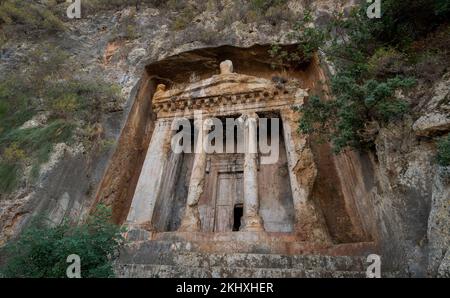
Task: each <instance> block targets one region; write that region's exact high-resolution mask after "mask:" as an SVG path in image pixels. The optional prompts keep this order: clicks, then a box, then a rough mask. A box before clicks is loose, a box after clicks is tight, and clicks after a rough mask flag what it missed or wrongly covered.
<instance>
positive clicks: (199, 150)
mask: <svg viewBox="0 0 450 298" xmlns="http://www.w3.org/2000/svg"><path fill="white" fill-rule="evenodd" d="M194 125H195V127H196V129H197V131H198V132H199V133H198V137H197V141H196V144H195V157H194V164H193V166H192V173H191V179H190V180H189V190H188V197H187V203H186V209H185V212H184V216H183V219H182V221H181V226H180V228H179V229H178V231H181V232H196V231H200V230H201V221H200V213H199V210H198V202H199V199H200V196H201V195H202V193H203V190H204V186H205V174H206V163H207V158H206V157H207V156H206V150H205V148H206V146H207V142H208V138H207V136H206V135H207V133H208V131H209V130H210V129H211V126H212V125H213V122H212V120H211V119H206V120H204V121H203V120H202V119H198V120H195V121H194Z"/></svg>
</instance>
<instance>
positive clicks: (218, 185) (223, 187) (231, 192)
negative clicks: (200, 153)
mask: <svg viewBox="0 0 450 298" xmlns="http://www.w3.org/2000/svg"><path fill="white" fill-rule="evenodd" d="M243 163H244V159H243V156H242V154H213V155H211V156H209V158H208V165H209V166H208V174H207V175H206V181H205V182H206V183H205V185H206V189H205V192H204V194H203V196H202V198H201V199H200V203H199V212H200V218H201V222H202V230H203V231H205V232H231V231H233V225H234V207H235V206H236V205H237V204H243V202H244V194H243V187H244V186H243V183H244V182H243V181H244V179H243Z"/></svg>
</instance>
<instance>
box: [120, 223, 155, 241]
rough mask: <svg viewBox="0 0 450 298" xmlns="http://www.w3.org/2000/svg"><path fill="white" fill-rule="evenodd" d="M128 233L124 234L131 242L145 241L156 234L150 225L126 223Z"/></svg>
mask: <svg viewBox="0 0 450 298" xmlns="http://www.w3.org/2000/svg"><path fill="white" fill-rule="evenodd" d="M124 226H125V228H126V231H125V232H124V233H123V236H124V238H125V239H127V240H129V241H143V240H149V239H151V238H152V235H153V234H154V233H155V232H156V230H155V229H154V227H153V226H152V225H150V224H142V225H139V224H130V223H126V224H125V225H124Z"/></svg>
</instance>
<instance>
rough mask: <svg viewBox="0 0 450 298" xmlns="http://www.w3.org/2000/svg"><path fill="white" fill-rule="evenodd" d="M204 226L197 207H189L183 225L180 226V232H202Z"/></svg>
mask: <svg viewBox="0 0 450 298" xmlns="http://www.w3.org/2000/svg"><path fill="white" fill-rule="evenodd" d="M201 228H202V225H201V221H200V214H199V212H198V209H197V208H196V207H187V209H186V211H185V213H184V217H183V220H182V221H181V225H180V227H179V228H178V231H179V232H200V230H201Z"/></svg>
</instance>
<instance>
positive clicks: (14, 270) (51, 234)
mask: <svg viewBox="0 0 450 298" xmlns="http://www.w3.org/2000/svg"><path fill="white" fill-rule="evenodd" d="M110 218H111V212H110V210H109V209H108V208H106V207H104V206H101V205H100V206H98V207H97V209H96V211H95V212H94V213H93V215H91V216H90V217H89V218H88V220H87V221H86V222H85V223H84V224H81V225H74V224H70V223H69V222H68V221H64V222H63V223H62V224H60V225H57V226H53V227H49V226H47V225H46V224H45V221H43V220H42V219H41V220H35V221H34V222H33V223H32V225H31V226H30V227H29V228H27V229H26V230H25V231H24V232H23V233H22V234H21V235H20V236H19V238H18V239H16V240H13V241H11V242H9V243H7V245H6V247H5V249H4V250H5V253H6V256H7V258H6V259H7V262H6V264H5V265H4V266H3V268H1V269H0V276H3V277H7V278H65V277H66V270H67V267H68V266H69V265H70V264H69V263H67V262H66V260H67V257H68V256H69V255H71V254H76V255H78V256H80V259H81V277H83V278H98V277H114V271H113V265H112V257H114V255H115V254H116V253H117V251H118V249H119V247H120V245H121V244H122V243H123V241H124V239H123V237H122V235H121V232H123V231H122V230H121V229H120V227H119V226H117V225H115V224H113V223H112V222H111V220H110Z"/></svg>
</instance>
